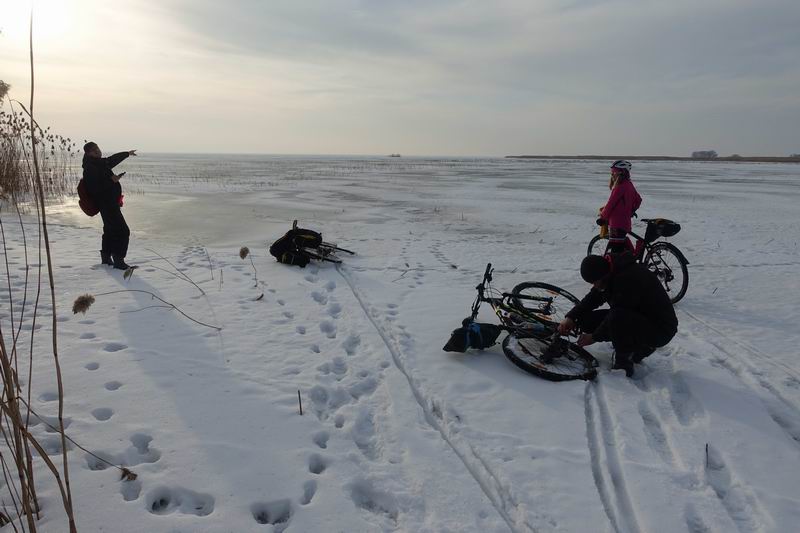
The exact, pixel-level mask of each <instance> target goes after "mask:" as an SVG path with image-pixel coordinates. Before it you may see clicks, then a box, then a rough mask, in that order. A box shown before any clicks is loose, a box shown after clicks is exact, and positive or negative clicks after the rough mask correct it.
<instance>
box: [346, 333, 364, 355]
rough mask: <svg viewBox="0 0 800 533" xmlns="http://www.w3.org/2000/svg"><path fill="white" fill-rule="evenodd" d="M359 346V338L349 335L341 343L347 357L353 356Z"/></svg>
mask: <svg viewBox="0 0 800 533" xmlns="http://www.w3.org/2000/svg"><path fill="white" fill-rule="evenodd" d="M360 345H361V337H360V336H358V335H354V334H350V335H348V336H347V338H346V339H345V341H344V342H343V343H342V348H344V351H345V352H346V353H347V355H355V354H356V353H357V352H358V347H359V346H360Z"/></svg>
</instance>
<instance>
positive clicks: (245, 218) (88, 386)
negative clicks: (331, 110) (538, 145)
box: [3, 154, 800, 533]
mask: <svg viewBox="0 0 800 533" xmlns="http://www.w3.org/2000/svg"><path fill="white" fill-rule="evenodd" d="M607 167H608V165H607V164H606V163H605V162H599V161H567V160H544V161H543V160H518V159H448V158H440V159H436V158H406V157H403V158H383V157H323V156H315V157H300V156H292V157H289V156H186V155H156V156H148V155H147V154H143V155H141V156H140V157H138V158H135V159H131V160H129V161H126V162H124V163H123V164H122V165H121V166H120V167H119V168H120V169H121V170H126V171H127V175H126V177H125V178H124V189H125V195H126V196H125V200H126V205H125V208H124V213H125V216H126V218H127V220H128V223H129V225H130V226H131V229H132V231H133V235H132V239H131V251H130V254H129V262H131V263H132V264H139V265H141V268H140V269H139V270H138V271H137V272H136V273H135V274H134V276H133V278H132V280H131V281H129V282H125V281H123V280H122V277H121V273H119V272H111V271H109V270H107V269H105V268H104V267H101V266H99V265H98V264H97V263H98V262H99V254H98V253H97V252H96V250H97V249H98V247H99V234H100V229H99V227H100V222H99V220H96V219H89V218H87V217H85V216H84V215H83V214H82V213H81V212H80V211H78V210H77V207H76V206H75V205H74V203H69V204H67V205H63V206H59V207H55V208H53V210H52V212H51V213H50V216H51V217H52V219H51V222H52V223H53V228H52V238H53V241H54V246H55V249H56V256H55V257H56V260H55V262H56V266H57V268H56V284H57V290H58V298H59V303H58V306H57V312H58V314H59V315H61V314H63V315H64V321H63V322H61V323H60V328H61V330H60V342H61V345H62V348H61V350H62V352H63V353H64V354H65V355H64V356H63V357H64V362H63V365H64V374H65V387H66V390H67V398H66V405H65V413H66V414H67V415H68V416H69V417H70V419H71V423H70V427H69V429H68V432H69V433H70V435H71V436H72V437H73V438H75V439H77V440H78V441H79V442H82V443H83V444H84V445H85V446H87V447H88V448H89V449H92V450H96V451H100V452H102V453H103V454H105V456H106V457H109V458H110V459H112V460H113V461H112V462H115V463H118V464H124V465H127V466H129V467H130V468H132V469H133V470H134V471H136V472H137V473H138V474H139V479H138V480H137V481H136V482H120V481H119V475H118V472H115V471H113V469H110V468H109V469H101V468H98V467H97V464H96V463H93V462H92V460H91V459H89V458H87V457H86V456H85V455H84V453H83V452H81V451H80V450H75V451H74V452H73V453H72V454H71V456H70V457H71V461H72V462H74V467H73V469H72V475H73V491H74V493H75V500H76V507H77V509H78V513H77V519H78V525H79V529H80V530H85V531H101V530H104V531H114V530H115V529H114V528H121V529H119V530H124V531H126V532H134V531H142V532H152V531H170V532H177V531H181V532H186V533H188V532H201V531H208V532H223V531H237V532H240V531H284V530H285V531H287V532H292V531H297V532H316V531H347V532H353V531H408V532H421V531H426V532H442V531H452V532H456V531H458V532H464V531H475V532H485V531H513V532H529V531H576V532H582V531H617V532H638V531H689V532H692V533H695V532H701V531H742V532H768V531H776V532H778V531H789V530H792V529H793V528H794V527H795V526H791V524H792V523H795V524H796V523H798V521H799V520H800V505H799V504H800V483H798V481H797V480H798V479H800V463H798V461H797V459H798V454H800V365H798V363H797V357H798V348H797V347H798V341H799V340H800V338H798V337H799V335H798V326H797V324H798V323H800V296H798V295H800V281H798V276H797V272H798V266H800V253H798V247H797V241H798V236H799V235H800V216H798V212H800V211H798V208H797V206H798V203H800V167H798V166H796V165H789V164H746V163H702V162H636V161H634V167H633V172H632V174H633V181H634V183H635V184H636V186H637V188H638V189H639V191H640V193H641V195H642V196H643V198H644V202H643V205H642V207H641V209H640V210H639V214H640V216H642V217H644V218H654V217H665V218H670V219H673V220H675V221H677V222H679V223H680V224H681V225H682V228H683V229H682V231H681V232H680V233H679V234H678V235H676V236H675V237H673V238H671V239H670V241H671V242H673V243H674V244H675V245H677V246H678V247H679V248H680V249H681V250H682V251H683V252H684V254H685V255H686V256H687V258H688V260H689V261H690V263H691V264H690V266H689V276H690V279H689V290H688V293H687V296H686V297H685V298H684V300H683V301H681V302H680V303H679V304H678V306H677V309H678V318H679V320H680V328H679V332H678V335H677V336H676V337H675V339H674V340H673V341H672V343H671V344H670V345H668V346H667V347H665V348H663V349H660V350H658V351H657V352H656V353H655V354H654V355H653V356H651V357H650V358H648V359H647V360H646V361H645V364H644V365H643V366H642V367H641V368H640V369H639V371H638V372H637V376H636V378H635V379H633V380H629V379H627V378H625V376H624V374H621V373H620V372H616V371H615V372H611V371H610V370H609V366H610V357H611V351H612V350H611V347H610V345H604V344H599V345H595V346H592V347H591V351H592V352H593V353H594V354H595V355H596V357H597V358H598V359H599V360H600V363H601V370H600V375H599V377H598V379H597V380H596V381H595V382H593V383H584V382H567V383H550V382H547V381H544V380H541V379H539V378H536V377H533V376H530V375H527V374H525V373H523V372H521V371H519V370H518V369H517V368H516V367H514V366H513V365H512V364H511V363H510V362H509V361H507V360H506V359H505V358H504V356H503V355H502V350H501V349H500V347H499V346H495V347H494V348H492V349H489V350H486V351H483V352H472V353H467V354H463V355H462V354H457V355H454V354H450V353H445V352H443V351H442V350H441V347H442V345H443V344H444V343H445V341H446V340H447V338H448V336H449V334H450V331H451V330H452V329H454V328H455V327H457V326H458V325H460V322H461V319H462V318H464V317H465V316H467V315H468V313H469V305H470V304H471V302H472V299H473V298H474V287H475V285H476V284H477V283H478V282H479V281H480V277H481V274H482V273H483V270H484V268H485V266H486V263H488V262H492V263H493V264H494V265H495V267H496V272H495V284H496V286H497V287H498V288H504V289H510V288H511V287H513V286H514V285H516V284H517V283H520V282H522V281H528V280H538V281H545V282H549V283H553V284H556V285H559V286H562V287H564V288H566V289H568V290H570V291H572V292H574V293H575V294H576V295H578V296H582V295H583V294H584V293H585V292H586V290H587V288H588V287H587V286H586V284H585V283H584V282H583V281H582V280H581V279H580V276H579V274H578V266H579V263H580V260H581V259H582V257H583V256H584V254H585V250H586V245H587V243H588V241H589V240H590V239H591V237H592V236H593V235H594V233H595V232H596V226H595V224H594V219H595V214H596V211H597V208H598V207H600V206H601V205H602V204H603V203H604V202H605V200H606V198H607V195H608V190H607V188H606V184H607V176H608V168H607ZM293 219H299V221H300V225H301V226H304V227H309V228H312V229H316V230H319V231H322V232H323V235H324V237H325V238H326V240H331V241H335V242H338V243H339V244H340V245H342V246H344V247H346V248H349V249H352V250H355V251H356V252H357V255H356V256H355V257H352V258H350V257H347V258H345V262H344V264H343V265H342V267H341V268H339V269H336V268H334V267H333V265H330V264H323V265H319V266H313V267H309V268H307V269H305V270H300V269H298V268H292V267H286V266H283V265H280V264H278V263H276V262H275V261H274V260H273V259H272V257H270V256H269V254H268V253H267V251H266V248H267V246H268V245H269V243H271V242H272V241H274V240H275V239H276V238H277V237H279V236H280V235H282V234H283V233H284V232H285V231H286V230H287V229H288V228H289V227H290V225H291V221H292V220H293ZM4 223H6V221H5V219H4ZM640 228H641V226H640ZM33 231H34V234H35V227H34V228H33ZM634 231H636V223H634ZM29 233H30V231H29ZM6 235H7V239H8V242H9V243H13V246H12V249H11V250H10V251H9V252H8V253H9V256H12V255H13V256H14V257H15V258H16V260H17V261H18V260H19V256H20V250H21V247H20V246H19V242H20V240H21V237H20V232H19V228H18V226H17V227H16V229H15V227H14V226H13V224H11V223H10V222H8V223H6ZM28 238H29V239H30V238H31V236H30V234H29V235H28ZM240 246H248V247H249V248H250V250H251V251H252V255H253V260H254V266H255V269H254V268H253V266H252V265H251V264H250V262H249V260H248V261H242V260H240V259H239V257H238V251H239V247H240ZM148 249H151V250H155V251H156V252H158V253H160V254H161V255H163V256H164V257H166V258H168V259H169V260H170V261H172V262H173V263H174V265H175V266H176V267H177V268H178V269H180V272H183V273H184V274H185V275H187V276H189V277H191V279H192V280H193V281H194V282H195V283H197V285H199V286H200V287H201V288H202V289H203V292H204V294H201V293H200V291H199V290H198V289H197V288H196V287H195V286H193V285H192V284H191V283H188V282H186V281H185V280H181V279H179V278H180V276H181V275H180V274H177V272H176V271H174V270H172V268H171V267H170V265H169V264H167V263H166V262H164V261H163V260H161V259H160V258H159V257H157V255H156V254H154V253H153V252H151V251H149V250H148ZM15 268H17V269H18V266H17V267H15ZM13 272H14V273H12V276H11V277H12V281H14V282H15V283H16V282H18V281H19V279H20V276H21V275H22V274H21V272H20V271H18V270H17V271H13ZM212 275H213V278H212ZM14 287H16V288H15V289H14V290H15V291H16V292H15V293H14V298H15V299H18V298H20V297H21V294H20V293H19V291H20V290H21V289H20V288H19V286H18V285H14ZM120 289H138V290H147V291H151V292H153V293H156V294H158V295H160V296H161V297H162V298H165V299H167V300H168V301H170V302H172V303H174V304H176V305H178V306H179V307H181V308H182V309H183V310H185V311H186V312H187V313H188V314H190V315H192V316H193V317H195V318H197V319H199V320H201V321H203V322H207V323H210V324H214V325H219V326H221V327H222V330H221V332H216V331H214V330H211V329H209V328H203V327H202V326H199V325H197V324H195V323H192V322H190V321H187V320H185V319H184V318H182V317H181V316H180V315H178V314H176V313H174V312H173V311H169V310H167V309H158V308H153V309H145V308H146V307H148V306H150V305H152V300H151V299H150V297H149V296H146V295H143V294H141V293H139V294H137V293H121V294H116V295H112V296H105V297H98V301H97V303H96V304H94V306H93V307H92V308H91V309H90V310H89V312H88V313H87V315H86V316H85V317H84V316H81V315H78V316H72V315H69V314H68V308H69V307H70V306H71V302H72V300H73V299H74V298H75V296H77V295H78V294H82V293H84V292H92V293H95V294H97V293H104V292H108V291H113V290H120ZM262 294H263V296H260V295H262ZM6 301H7V300H6ZM4 305H5V304H4ZM8 319H9V313H8V312H7V311H6V307H3V321H4V322H3V331H6V327H5V326H6V322H5V321H6V320H8ZM481 319H483V320H485V321H490V320H492V317H490V316H489V315H488V314H486V315H482V316H481ZM44 331H45V332H46V331H47V329H46V328H45V329H44ZM40 339H41V340H40V342H42V344H43V345H44V346H46V342H45V340H46V337H44V336H41V337H40ZM44 353H46V351H45V352H44ZM48 364H49V361H48V360H47V358H46V357H44V358H42V359H41V360H39V361H37V362H36V363H35V369H36V374H35V376H37V379H36V381H35V383H36V385H35V390H36V391H37V392H36V394H37V395H40V394H42V393H44V392H47V391H49V390H50V389H48V387H52V379H51V378H52V376H50V374H49V372H50V370H49V366H48ZM37 387H38V388H37ZM298 391H300V394H301V397H302V399H303V406H304V410H305V414H304V416H302V417H301V416H299V413H298V405H297V403H298V402H297V393H298ZM35 397H38V396H35ZM48 397H49V396H47V395H45V396H43V397H42V398H48ZM36 407H38V408H39V409H41V410H42V411H44V412H45V413H46V414H52V411H53V409H54V404H53V402H48V401H45V400H44V399H40V400H39V401H38V402H37V403H36ZM98 410H99V411H98ZM34 429H35V430H36V431H39V432H40V434H41V435H42V436H45V430H44V428H34ZM37 435H38V434H37ZM40 492H41V493H43V494H45V497H46V498H49V503H50V505H52V506H53V507H52V508H53V513H52V514H51V515H48V516H47V518H46V519H45V523H44V524H43V527H42V529H41V530H42V531H52V532H60V531H62V529H60V528H61V527H62V523H61V522H59V519H58V513H57V512H56V507H57V500H56V496H57V493H56V491H55V490H54V487H44V488H42V489H40ZM120 524H121V525H122V526H121V525H120ZM270 524H271V525H270Z"/></svg>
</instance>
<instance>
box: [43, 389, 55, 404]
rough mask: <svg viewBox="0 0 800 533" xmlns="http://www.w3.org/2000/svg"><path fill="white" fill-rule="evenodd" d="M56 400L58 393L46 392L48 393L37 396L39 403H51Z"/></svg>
mask: <svg viewBox="0 0 800 533" xmlns="http://www.w3.org/2000/svg"><path fill="white" fill-rule="evenodd" d="M56 400H58V393H57V392H52V391H48V392H44V393H42V394H41V395H40V396H39V401H40V402H53V401H56Z"/></svg>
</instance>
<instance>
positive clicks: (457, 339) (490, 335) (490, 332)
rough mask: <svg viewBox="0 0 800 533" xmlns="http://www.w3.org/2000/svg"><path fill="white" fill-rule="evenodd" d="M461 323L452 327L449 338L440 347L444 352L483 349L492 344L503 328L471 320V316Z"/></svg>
mask: <svg viewBox="0 0 800 533" xmlns="http://www.w3.org/2000/svg"><path fill="white" fill-rule="evenodd" d="M462 324H463V325H462V326H461V327H460V328H458V329H454V330H453V333H451V334H450V340H448V341H447V344H445V345H444V348H442V349H443V350H444V351H445V352H461V353H463V352H466V351H467V350H468V349H470V348H475V349H477V350H483V349H484V348H489V347H490V346H494V344H495V343H496V342H497V337H499V336H500V333H501V332H502V331H503V328H501V327H500V326H498V325H496V324H482V323H480V322H473V321H472V319H471V318H466V319H464V322H463V323H462Z"/></svg>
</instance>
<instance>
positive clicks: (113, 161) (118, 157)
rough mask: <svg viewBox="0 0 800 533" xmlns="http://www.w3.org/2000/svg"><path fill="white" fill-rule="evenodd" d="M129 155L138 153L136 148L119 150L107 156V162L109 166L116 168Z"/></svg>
mask: <svg viewBox="0 0 800 533" xmlns="http://www.w3.org/2000/svg"><path fill="white" fill-rule="evenodd" d="M129 155H136V150H129V151H127V152H117V153H116V154H114V155H112V156H110V157H107V158H106V163H107V164H108V167H109V168H114V167H115V166H117V165H119V164H120V163H122V162H123V161H124V160H125V159H127V157H128V156H129Z"/></svg>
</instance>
